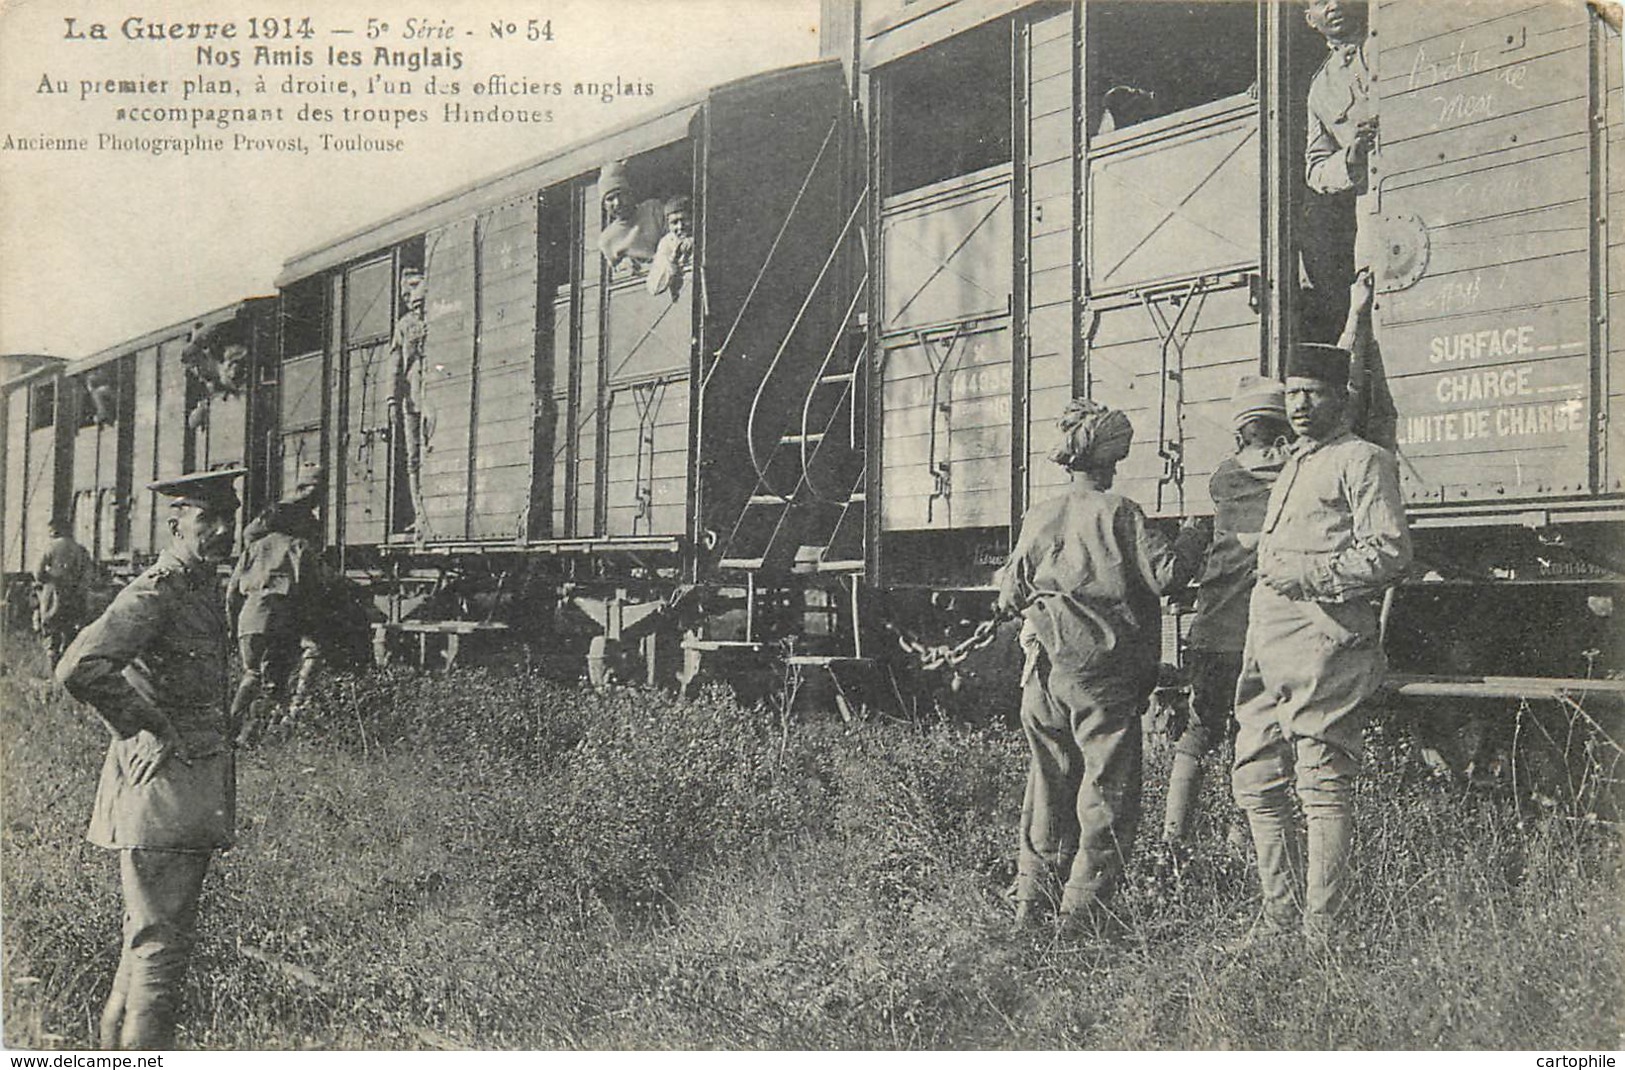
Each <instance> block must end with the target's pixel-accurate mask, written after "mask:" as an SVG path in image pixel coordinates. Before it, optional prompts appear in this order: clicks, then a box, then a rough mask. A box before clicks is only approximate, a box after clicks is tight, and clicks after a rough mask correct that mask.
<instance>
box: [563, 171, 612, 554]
mask: <svg viewBox="0 0 1625 1070" xmlns="http://www.w3.org/2000/svg"><path fill="white" fill-rule="evenodd" d="M583 196H584V209H583V211H582V226H581V239H580V240H581V252H580V254H579V258H580V263H581V337H580V338H579V339H578V340H577V341H578V345H579V348H578V349H577V351H576V353H575V354H574V357H573V359H574V360H575V362H576V367H577V372H576V382H577V384H578V393H577V395H576V403H577V405H578V406H579V408H578V411H577V414H576V423H575V426H574V427H573V428H571V431H572V432H573V433H574V435H575V441H576V447H575V470H574V471H573V472H572V473H571V477H572V478H573V479H574V481H575V494H576V502H575V506H576V508H575V515H574V516H573V517H571V518H570V530H569V532H568V534H569V535H571V536H575V537H578V538H582V537H586V536H590V535H597V534H600V530H599V526H598V424H599V419H600V417H601V415H602V413H601V412H600V406H601V401H600V399H601V396H602V395H601V391H602V389H603V381H602V375H603V372H604V367H603V362H602V359H601V354H600V345H601V337H602V334H603V322H602V314H601V308H602V304H603V300H604V273H605V272H604V258H603V257H602V256H600V255H599V254H598V234H599V231H600V230H601V229H602V227H603V215H602V211H601V210H600V208H599V205H600V204H602V203H603V200H602V198H601V197H600V196H599V193H598V184H597V183H596V182H594V183H593V184H592V185H591V186H588V187H587V188H586V192H585V193H584V195H583Z"/></svg>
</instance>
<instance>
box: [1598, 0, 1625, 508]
mask: <svg viewBox="0 0 1625 1070" xmlns="http://www.w3.org/2000/svg"><path fill="white" fill-rule="evenodd" d="M1593 32H1595V33H1596V34H1598V35H1599V36H1600V37H1601V38H1602V40H1603V48H1602V61H1603V71H1604V72H1605V73H1604V74H1603V75H1602V77H1603V78H1604V79H1606V81H1605V83H1604V84H1605V87H1606V91H1607V95H1606V100H1605V104H1606V107H1605V109H1604V114H1605V116H1606V118H1607V123H1608V131H1607V137H1606V139H1605V141H1604V145H1603V152H1604V157H1605V160H1604V169H1603V170H1604V174H1605V175H1606V176H1607V186H1606V191H1607V197H1608V199H1607V201H1606V203H1605V207H1606V209H1607V219H1608V222H1607V231H1606V233H1607V237H1608V248H1607V256H1606V258H1605V259H1604V261H1603V268H1604V271H1605V272H1606V280H1607V281H1606V287H1607V291H1608V305H1607V308H1606V309H1605V311H1606V312H1607V314H1608V324H1607V330H1606V332H1605V335H1604V337H1606V338H1607V340H1608V363H1607V366H1606V367H1607V375H1606V377H1605V380H1606V384H1607V397H1608V406H1607V409H1606V410H1605V411H1606V412H1607V413H1608V423H1607V430H1606V435H1605V438H1604V441H1603V455H1602V458H1601V462H1602V463H1601V464H1600V466H1599V468H1600V471H1599V473H1598V486H1597V489H1598V490H1599V491H1602V492H1605V493H1610V494H1618V493H1620V492H1621V491H1625V319H1621V317H1622V316H1625V55H1622V54H1621V52H1622V50H1621V47H1620V35H1619V33H1618V32H1617V31H1615V30H1613V29H1611V28H1610V27H1609V26H1608V25H1607V24H1605V23H1602V22H1601V21H1600V20H1599V21H1597V22H1595V23H1594V25H1593Z"/></svg>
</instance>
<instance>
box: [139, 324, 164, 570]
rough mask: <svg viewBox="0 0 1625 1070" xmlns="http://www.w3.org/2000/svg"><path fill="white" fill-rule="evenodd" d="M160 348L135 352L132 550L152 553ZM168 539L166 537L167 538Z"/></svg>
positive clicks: (156, 546)
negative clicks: (152, 484)
mask: <svg viewBox="0 0 1625 1070" xmlns="http://www.w3.org/2000/svg"><path fill="white" fill-rule="evenodd" d="M158 358H159V349H158V347H157V346H148V347H147V348H146V349H143V350H140V351H139V352H138V353H136V355H135V398H136V402H135V417H134V418H135V437H134V439H133V440H132V442H131V444H130V469H131V478H130V484H131V492H130V552H131V553H132V554H136V555H141V556H146V557H150V556H152V555H153V554H156V553H157V552H158V551H159V550H160V549H161V548H162V547H163V543H160V542H159V541H158V509H157V502H156V501H155V500H154V499H155V497H156V496H155V495H154V494H153V493H152V491H150V490H148V489H147V484H148V483H151V482H152V481H153V480H155V479H159V478H162V477H161V475H160V473H159V471H158V436H159V431H160V428H161V426H162V425H161V422H160V421H161V415H160V414H161V413H162V411H163V409H164V408H165V402H166V400H167V399H166V398H165V397H164V394H163V383H162V380H161V378H160V374H159V367H158ZM166 541H167V540H166Z"/></svg>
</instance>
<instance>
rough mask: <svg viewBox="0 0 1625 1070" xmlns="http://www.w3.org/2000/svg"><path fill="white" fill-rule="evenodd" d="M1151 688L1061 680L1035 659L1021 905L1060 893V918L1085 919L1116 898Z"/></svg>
mask: <svg viewBox="0 0 1625 1070" xmlns="http://www.w3.org/2000/svg"><path fill="white" fill-rule="evenodd" d="M1152 682H1154V681H1153V680H1152V679H1151V678H1150V677H1149V676H1147V675H1146V674H1137V675H1132V676H1128V677H1127V678H1125V676H1115V675H1083V674H1079V673H1074V672H1065V671H1061V670H1057V669H1055V668H1054V667H1053V666H1052V665H1051V664H1050V661H1049V658H1048V657H1045V656H1039V657H1038V658H1037V662H1036V664H1035V665H1034V666H1033V671H1031V672H1030V673H1029V674H1028V677H1027V680H1026V683H1025V684H1024V685H1023V687H1022V695H1021V727H1022V730H1023V731H1024V732H1025V734H1026V736H1027V744H1028V747H1029V749H1030V751H1031V753H1032V762H1031V764H1030V765H1029V767H1028V771H1027V793H1026V797H1025V799H1024V800H1023V801H1022V806H1021V850H1020V855H1019V857H1018V859H1017V878H1016V899H1017V901H1018V902H1028V903H1032V902H1036V901H1039V900H1043V899H1046V898H1051V897H1054V896H1055V894H1056V889H1057V888H1058V887H1059V888H1060V895H1059V905H1060V912H1061V913H1062V914H1077V915H1082V914H1086V913H1089V912H1093V911H1095V910H1097V909H1098V908H1100V907H1101V906H1102V905H1103V904H1104V903H1105V902H1106V901H1107V900H1108V899H1110V897H1111V895H1112V893H1113V892H1114V891H1115V890H1116V888H1117V885H1118V883H1119V881H1120V880H1121V878H1122V875H1123V867H1124V865H1125V864H1126V863H1127V860H1128V856H1129V853H1130V851H1131V850H1132V849H1133V846H1134V835H1135V832H1136V831H1137V830H1138V828H1139V823H1140V714H1141V713H1143V712H1144V710H1145V705H1146V700H1147V699H1148V698H1149V696H1150V690H1151V689H1150V684H1151V683H1152Z"/></svg>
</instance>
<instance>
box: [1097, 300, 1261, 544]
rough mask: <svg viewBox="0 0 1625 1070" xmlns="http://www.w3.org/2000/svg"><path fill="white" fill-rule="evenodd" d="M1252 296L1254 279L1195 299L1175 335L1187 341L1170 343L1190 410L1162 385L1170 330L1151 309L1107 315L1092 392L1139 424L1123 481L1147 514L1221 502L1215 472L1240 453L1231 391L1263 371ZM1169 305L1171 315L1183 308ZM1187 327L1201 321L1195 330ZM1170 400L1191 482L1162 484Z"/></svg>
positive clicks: (1196, 509)
mask: <svg viewBox="0 0 1625 1070" xmlns="http://www.w3.org/2000/svg"><path fill="white" fill-rule="evenodd" d="M1247 298H1248V294H1247V290H1246V288H1245V287H1233V288H1230V289H1225V290H1220V291H1216V292H1214V293H1211V294H1209V295H1207V296H1206V297H1198V298H1196V299H1195V300H1194V301H1193V302H1191V306H1192V307H1191V308H1190V309H1189V310H1188V311H1187V312H1186V314H1185V315H1186V317H1187V318H1186V320H1185V321H1184V323H1183V324H1181V326H1180V329H1179V331H1178V333H1177V335H1176V337H1178V338H1180V339H1182V340H1183V348H1182V350H1181V349H1180V348H1177V347H1172V346H1170V347H1169V353H1168V363H1169V367H1170V368H1172V369H1174V370H1176V371H1177V370H1180V369H1183V376H1184V385H1183V398H1184V405H1183V408H1182V409H1181V408H1180V406H1178V405H1177V399H1178V397H1179V395H1180V391H1179V388H1178V387H1177V386H1176V385H1175V384H1172V383H1170V384H1169V393H1168V394H1167V395H1166V396H1164V394H1163V393H1162V390H1161V378H1162V374H1163V362H1162V337H1161V335H1160V334H1159V333H1158V329H1157V327H1156V325H1155V324H1154V322H1153V320H1152V318H1151V314H1150V313H1149V312H1148V311H1147V310H1146V308H1145V307H1144V306H1143V305H1137V304H1131V305H1125V306H1120V307H1117V308H1113V309H1111V310H1109V311H1103V312H1101V313H1100V322H1099V325H1098V327H1097V328H1096V330H1095V334H1094V340H1093V343H1092V345H1091V347H1090V350H1089V377H1090V396H1091V397H1093V398H1095V399H1096V400H1099V401H1102V402H1104V403H1106V404H1108V405H1111V406H1113V407H1114V408H1119V409H1122V410H1123V411H1124V412H1125V413H1126V414H1127V415H1128V418H1129V420H1130V421H1132V422H1133V424H1134V447H1133V449H1132V450H1131V451H1130V452H1129V455H1128V458H1127V459H1126V460H1125V461H1124V462H1123V463H1122V464H1121V465H1119V466H1118V470H1117V484H1116V487H1115V489H1116V490H1117V491H1118V492H1119V493H1122V494H1124V495H1126V496H1128V497H1130V498H1132V499H1134V500H1135V501H1137V502H1139V503H1140V505H1141V506H1143V507H1144V508H1145V510H1146V512H1147V513H1151V514H1153V515H1179V514H1181V513H1200V512H1206V511H1210V510H1211V508H1212V505H1211V501H1210V499H1209V497H1208V491H1207V484H1208V479H1209V477H1210V476H1211V475H1212V474H1213V471H1214V469H1216V468H1217V467H1218V466H1219V464H1220V462H1222V461H1223V460H1224V458H1226V457H1228V456H1229V455H1230V454H1231V453H1233V452H1234V451H1235V442H1234V438H1233V436H1232V433H1231V430H1230V419H1229V409H1230V396H1231V394H1232V393H1233V392H1234V390H1235V386H1236V381H1237V379H1239V378H1240V377H1241V376H1242V375H1246V374H1249V373H1256V372H1257V371H1258V313H1257V312H1255V311H1253V309H1252V308H1251V307H1250V306H1249V305H1248V300H1247ZM1166 311H1167V312H1168V314H1169V316H1170V317H1172V316H1174V315H1176V314H1177V312H1178V310H1177V309H1175V308H1168V309H1167V310H1166ZM1186 326H1190V327H1191V328H1192V330H1191V331H1190V333H1189V335H1188V336H1187V335H1186V333H1185V329H1184V328H1185V327H1186ZM1164 405H1166V407H1167V413H1168V415H1167V426H1166V432H1167V434H1168V437H1169V438H1172V439H1175V440H1177V441H1182V442H1183V446H1184V449H1183V451H1182V456H1183V461H1184V466H1185V477H1184V481H1183V488H1181V487H1180V486H1179V485H1176V484H1173V483H1168V484H1163V483H1162V482H1161V477H1162V474H1163V468H1164V462H1163V459H1162V457H1160V456H1159V455H1158V429H1159V426H1160V425H1161V424H1162V410H1163V407H1164ZM1176 415H1177V416H1178V417H1179V418H1178V419H1177V421H1176ZM1159 488H1160V498H1161V500H1160V502H1159ZM1181 489H1183V497H1181Z"/></svg>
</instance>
